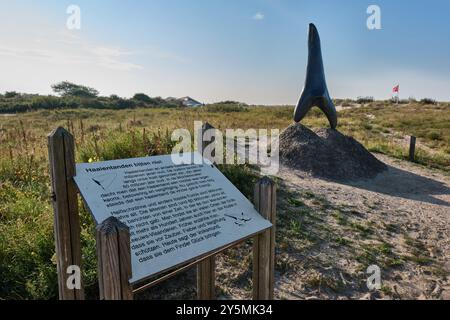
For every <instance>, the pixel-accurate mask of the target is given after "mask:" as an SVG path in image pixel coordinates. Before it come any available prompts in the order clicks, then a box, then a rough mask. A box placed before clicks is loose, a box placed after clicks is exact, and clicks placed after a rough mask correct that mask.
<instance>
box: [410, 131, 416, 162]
mask: <svg viewBox="0 0 450 320" xmlns="http://www.w3.org/2000/svg"><path fill="white" fill-rule="evenodd" d="M416 140H417V139H416V137H414V136H411V138H410V141H409V161H411V162H414V161H415V160H416Z"/></svg>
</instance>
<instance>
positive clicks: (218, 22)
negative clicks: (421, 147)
mask: <svg viewBox="0 0 450 320" xmlns="http://www.w3.org/2000/svg"><path fill="white" fill-rule="evenodd" d="M71 4H75V5H78V6H79V7H80V9H81V29H80V30H68V29H67V28H66V21H67V18H68V17H69V15H68V14H67V13H66V9H67V7H68V6H69V5H71ZM371 4H376V5H378V6H379V7H380V8H381V23H382V29H381V30H369V29H368V28H367V27H366V20H367V18H368V14H367V13H366V10H367V7H368V6H369V5H371ZM310 22H313V23H315V24H316V26H317V27H318V29H319V32H320V35H321V38H322V49H323V56H324V63H325V69H326V74H327V80H328V87H329V91H330V94H331V95H332V96H333V97H336V98H344V97H352V98H354V97H357V96H375V97H376V98H383V99H384V98H389V97H390V95H391V90H392V87H393V86H394V85H396V84H397V83H399V84H400V90H401V92H400V95H401V97H404V98H407V97H410V96H414V97H416V98H422V97H432V98H436V99H439V100H450V40H449V39H450V2H449V1H447V0H430V1H408V0H374V1H365V0H340V1H336V0H323V1H317V0H315V1H314V0H292V1H283V0H245V1H243V0H153V1H144V0H141V1H139V0H134V1H118V0H110V1H106V0H105V1H103V0H96V1H92V0H91V1H85V0H71V1H61V0H41V1H35V0H34V1H33V0H17V1H6V0H0V30H2V31H1V33H0V92H2V91H6V90H16V91H22V92H31V93H49V92H51V89H50V85H51V84H53V83H55V82H58V81H62V80H69V81H73V82H76V83H81V84H85V85H89V86H92V87H95V88H97V89H99V90H100V92H101V94H102V95H110V94H112V93H116V94H119V95H121V96H132V95H133V94H134V93H136V92H145V93H147V94H149V95H152V96H162V97H167V96H175V97H178V96H185V95H190V96H192V97H194V98H196V99H198V100H200V101H204V102H212V101H219V100H223V99H233V100H239V101H244V102H248V103H255V104H295V103H296V101H297V98H298V96H299V94H300V91H301V89H302V86H303V83H304V78H305V68H306V62H307V43H306V36H307V33H306V32H307V26H308V24H309V23H310Z"/></svg>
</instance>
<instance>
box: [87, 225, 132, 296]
mask: <svg viewBox="0 0 450 320" xmlns="http://www.w3.org/2000/svg"><path fill="white" fill-rule="evenodd" d="M96 239H97V256H98V278H99V289H100V299H101V300H132V299H133V293H132V287H131V285H130V283H129V280H130V278H131V250H130V232H129V229H128V227H127V226H126V225H124V224H123V223H121V222H120V221H119V220H118V219H117V218H114V217H110V218H108V219H106V220H105V221H104V222H102V223H101V224H99V225H98V226H97V228H96Z"/></svg>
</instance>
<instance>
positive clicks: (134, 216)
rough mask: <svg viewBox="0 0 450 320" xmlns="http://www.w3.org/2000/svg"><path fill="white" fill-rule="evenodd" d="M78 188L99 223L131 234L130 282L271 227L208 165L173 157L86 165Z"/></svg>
mask: <svg viewBox="0 0 450 320" xmlns="http://www.w3.org/2000/svg"><path fill="white" fill-rule="evenodd" d="M192 155H193V156H194V157H195V158H196V159H197V161H196V162H194V163H199V162H201V161H198V160H199V157H201V156H200V155H199V154H198V153H194V154H192ZM200 160H201V159H200ZM206 161H207V160H205V162H206ZM75 182H76V184H77V185H78V188H79V190H80V192H81V195H82V197H83V198H84V200H85V202H86V204H87V206H88V207H89V210H90V211H91V213H92V214H93V216H94V219H95V220H96V221H97V223H102V222H103V221H104V220H105V219H107V218H109V217H111V216H114V217H116V218H118V219H119V220H120V221H121V222H123V223H124V224H126V225H127V226H128V227H129V228H130V235H131V261H132V273H133V276H132V279H131V283H136V282H138V281H141V280H143V279H146V278H148V277H150V276H152V275H156V274H158V273H160V272H162V271H165V270H168V269H170V268H172V267H174V266H176V265H179V264H182V263H184V262H187V261H190V260H192V259H195V258H196V257H199V256H201V255H203V254H206V253H209V252H213V251H214V250H217V249H219V248H222V247H224V246H226V245H228V244H231V243H233V242H235V241H238V240H241V239H244V238H246V237H248V236H251V235H253V234H255V233H258V232H260V231H263V230H265V229H267V228H269V227H270V226H271V224H270V222H268V221H267V220H265V219H263V218H262V217H261V216H260V215H259V214H258V212H257V211H256V210H255V209H254V207H253V205H252V204H251V203H250V202H249V201H248V200H247V199H246V198H245V197H244V195H242V194H241V193H240V192H239V190H237V189H236V187H235V186H233V184H231V182H230V181H228V180H227V178H226V177H225V176H224V175H223V174H222V173H221V172H220V171H219V170H218V169H217V168H216V167H214V166H213V165H211V164H210V163H209V162H207V163H203V164H183V165H176V164H174V163H173V162H172V159H171V156H170V155H168V156H157V157H146V158H136V159H124V160H115V161H106V162H98V163H82V164H77V175H76V177H75Z"/></svg>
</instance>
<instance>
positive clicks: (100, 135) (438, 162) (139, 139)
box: [0, 102, 450, 299]
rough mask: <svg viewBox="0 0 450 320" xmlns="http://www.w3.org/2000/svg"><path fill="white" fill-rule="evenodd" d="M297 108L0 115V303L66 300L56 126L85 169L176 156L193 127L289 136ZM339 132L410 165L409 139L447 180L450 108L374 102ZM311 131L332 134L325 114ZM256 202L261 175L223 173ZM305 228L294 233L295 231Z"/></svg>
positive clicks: (90, 259) (87, 245)
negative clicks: (56, 206) (55, 208)
mask: <svg viewBox="0 0 450 320" xmlns="http://www.w3.org/2000/svg"><path fill="white" fill-rule="evenodd" d="M291 119H292V107H242V106H239V107H232V108H228V107H226V108H219V109H214V108H211V107H205V108H198V109H162V108H160V109H157V108H156V109H133V110H93V109H73V110H72V109H67V110H52V111H50V110H42V111H36V112H29V113H23V114H18V115H16V116H7V117H6V116H0V275H1V277H0V299H52V298H56V297H57V283H56V265H55V261H56V260H55V256H54V238H53V216H52V209H51V205H50V201H49V196H50V187H49V174H48V162H47V138H46V136H47V134H48V133H49V132H50V131H51V130H52V129H54V128H56V127H57V126H63V127H66V128H67V129H68V130H69V131H70V132H72V133H73V135H74V136H75V137H76V154H77V161H78V162H88V161H102V160H111V159H119V158H129V157H139V156H144V155H157V154H166V153H169V152H170V151H171V149H172V147H173V145H174V142H173V141H171V140H170V133H171V132H172V130H173V129H177V128H187V129H189V130H190V131H191V132H192V130H193V122H194V121H208V122H210V123H211V124H212V125H213V126H215V127H216V128H219V129H225V128H241V129H248V128H258V129H272V128H278V129H283V128H285V127H286V126H288V125H289V124H290V123H292V120H291ZM339 123H340V126H339V130H341V131H342V132H344V133H345V134H348V135H352V136H354V137H355V138H356V139H357V140H359V141H360V142H361V143H362V144H364V145H365V146H366V147H367V148H368V149H369V150H371V151H376V152H382V153H385V154H388V155H391V156H394V157H397V158H400V159H404V158H406V155H407V151H408V149H407V148H408V145H407V144H408V139H407V137H408V136H409V135H415V136H417V137H418V139H419V140H418V141H419V144H418V148H417V149H418V154H417V161H418V162H419V163H421V164H424V165H428V166H432V167H435V168H438V169H442V170H444V171H446V172H448V169H449V167H450V106H449V105H447V104H445V105H438V106H436V105H420V104H409V105H399V106H397V105H391V104H386V103H380V102H374V103H371V104H368V105H366V106H364V107H361V108H356V109H349V110H345V111H341V112H340V114H339ZM304 124H305V125H307V126H310V127H323V126H326V125H327V122H326V119H325V118H324V116H323V115H322V114H321V113H320V112H319V111H318V110H316V109H314V110H313V112H311V113H310V114H309V116H308V117H307V119H305V121H304ZM220 169H221V170H222V172H224V174H225V175H226V176H227V177H228V178H229V179H230V180H231V181H232V182H233V183H234V184H235V185H236V186H237V187H238V188H239V189H240V190H241V191H242V192H243V193H244V194H245V195H246V196H247V197H249V198H251V196H252V188H253V184H254V182H255V180H256V179H257V174H255V173H254V171H253V170H251V169H250V168H249V167H247V166H221V167H220ZM80 208H82V210H81V213H80V214H81V226H82V245H83V263H84V266H83V267H84V268H83V272H84V282H85V286H86V292H87V296H88V297H91V298H95V297H96V296H97V294H98V293H97V283H96V257H95V241H94V239H93V222H92V219H91V217H90V216H89V214H88V213H87V212H86V211H85V210H84V209H83V206H82V204H81V203H80ZM295 229H296V226H293V230H295Z"/></svg>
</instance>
